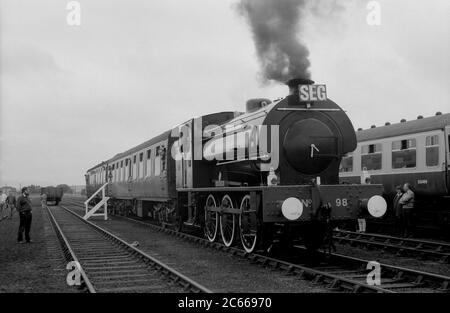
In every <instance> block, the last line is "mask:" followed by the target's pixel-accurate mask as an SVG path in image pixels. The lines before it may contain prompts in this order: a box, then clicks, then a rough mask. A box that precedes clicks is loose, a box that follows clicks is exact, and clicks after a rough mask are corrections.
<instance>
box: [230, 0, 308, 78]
mask: <svg viewBox="0 0 450 313" xmlns="http://www.w3.org/2000/svg"><path fill="white" fill-rule="evenodd" d="M307 2H308V1H307V0H241V1H240V3H239V5H238V9H239V12H240V13H241V14H242V15H244V16H245V17H246V19H247V20H248V23H249V25H250V28H251V31H252V33H253V38H254V42H255V47H256V52H257V55H258V59H259V62H260V64H261V67H262V73H261V74H262V76H263V77H262V78H263V81H264V82H267V81H270V80H274V81H278V82H282V83H285V82H286V81H288V80H289V79H291V78H298V77H301V78H310V76H311V74H310V72H309V66H310V62H309V59H308V57H309V51H308V48H307V47H306V46H305V45H304V44H303V43H301V42H300V41H299V39H298V37H297V35H298V30H299V26H300V25H299V24H300V19H301V18H302V17H303V14H304V12H305V6H306V3H307Z"/></svg>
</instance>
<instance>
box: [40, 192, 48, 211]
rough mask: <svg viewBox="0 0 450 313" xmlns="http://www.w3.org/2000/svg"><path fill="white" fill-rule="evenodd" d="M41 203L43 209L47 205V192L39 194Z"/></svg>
mask: <svg viewBox="0 0 450 313" xmlns="http://www.w3.org/2000/svg"><path fill="white" fill-rule="evenodd" d="M41 205H42V208H43V209H44V208H45V207H46V206H47V194H46V193H43V194H41Z"/></svg>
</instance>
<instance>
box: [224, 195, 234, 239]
mask: <svg viewBox="0 0 450 313" xmlns="http://www.w3.org/2000/svg"><path fill="white" fill-rule="evenodd" d="M221 206H222V208H226V209H234V206H233V201H232V200H231V197H230V196H229V195H225V196H223V198H222V204H221ZM235 233H236V217H235V214H232V213H223V214H222V215H221V216H220V234H221V235H222V241H223V243H224V245H225V246H226V247H230V246H231V245H232V244H233V241H234V234H235Z"/></svg>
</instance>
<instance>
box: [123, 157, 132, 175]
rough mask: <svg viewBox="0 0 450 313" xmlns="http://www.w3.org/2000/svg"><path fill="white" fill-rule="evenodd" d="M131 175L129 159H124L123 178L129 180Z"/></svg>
mask: <svg viewBox="0 0 450 313" xmlns="http://www.w3.org/2000/svg"><path fill="white" fill-rule="evenodd" d="M130 177H131V159H130V158H128V159H125V177H124V178H123V179H124V180H129V179H130Z"/></svg>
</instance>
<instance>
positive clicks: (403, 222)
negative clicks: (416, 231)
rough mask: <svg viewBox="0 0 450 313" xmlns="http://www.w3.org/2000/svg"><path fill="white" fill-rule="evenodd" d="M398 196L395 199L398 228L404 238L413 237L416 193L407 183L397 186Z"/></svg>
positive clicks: (394, 205)
mask: <svg viewBox="0 0 450 313" xmlns="http://www.w3.org/2000/svg"><path fill="white" fill-rule="evenodd" d="M395 189H396V191H397V193H396V195H395V197H394V204H393V208H394V212H393V213H394V214H395V220H396V224H397V227H398V229H399V231H400V232H401V233H402V234H403V236H404V237H408V236H409V235H411V229H412V211H413V208H414V192H413V191H412V189H411V185H410V184H409V183H406V184H404V185H403V187H402V186H397V187H396V188H395Z"/></svg>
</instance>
